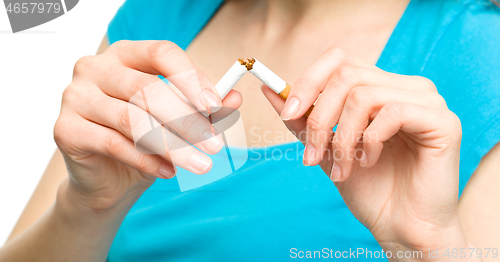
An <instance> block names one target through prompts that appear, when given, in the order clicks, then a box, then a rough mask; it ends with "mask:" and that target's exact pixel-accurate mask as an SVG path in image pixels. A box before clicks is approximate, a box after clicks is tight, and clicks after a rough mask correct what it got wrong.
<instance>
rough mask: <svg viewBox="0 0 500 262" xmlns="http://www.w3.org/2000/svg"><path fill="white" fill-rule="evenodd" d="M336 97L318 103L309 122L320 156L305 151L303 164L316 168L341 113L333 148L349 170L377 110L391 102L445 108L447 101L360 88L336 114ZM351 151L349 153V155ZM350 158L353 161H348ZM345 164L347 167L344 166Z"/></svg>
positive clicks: (428, 95)
mask: <svg viewBox="0 0 500 262" xmlns="http://www.w3.org/2000/svg"><path fill="white" fill-rule="evenodd" d="M332 95H333V94H326V93H324V94H323V95H322V96H321V97H320V98H319V99H318V101H317V102H316V106H315V108H314V110H313V112H312V113H311V115H310V116H309V117H308V119H307V125H308V128H309V129H308V131H309V132H308V143H309V144H311V145H310V147H309V148H310V149H311V148H312V149H315V150H317V151H319V154H312V153H309V152H307V150H306V152H304V162H305V163H308V164H309V165H317V164H319V162H320V161H321V156H323V153H324V151H325V150H327V147H328V146H329V144H330V141H331V138H332V135H333V132H332V129H333V127H334V126H335V125H336V124H337V116H336V114H341V116H340V120H339V122H338V127H337V132H336V137H335V138H334V140H335V141H334V142H335V143H334V145H333V149H334V150H336V151H337V153H339V154H341V155H343V156H344V159H343V160H339V161H337V163H338V164H339V165H340V166H341V167H342V168H346V169H349V167H348V166H350V165H351V164H352V159H354V156H355V154H354V155H353V153H355V147H356V144H357V143H358V142H359V140H360V139H361V136H362V133H363V130H364V129H365V128H366V126H367V125H368V121H369V120H371V119H373V118H374V117H375V115H376V114H377V113H378V111H379V110H380V109H381V108H382V107H383V106H384V105H385V104H386V103H389V102H393V101H398V102H403V103H413V104H419V105H423V106H428V107H438V108H446V103H445V102H444V99H443V98H442V97H441V96H440V95H439V94H438V93H435V92H423V91H410V90H407V89H400V88H393V87H371V86H358V87H355V88H353V89H352V90H351V92H350V93H349V94H348V96H347V99H346V101H345V103H344V106H343V108H342V109H341V113H333V114H332V112H335V111H336V110H338V109H337V105H335V104H332V103H331V100H332V99H333V98H332V97H331V96H332ZM349 152H350V153H349ZM348 159H351V160H348ZM344 165H346V166H345V167H344Z"/></svg>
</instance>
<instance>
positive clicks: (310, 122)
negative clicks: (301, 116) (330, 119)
mask: <svg viewBox="0 0 500 262" xmlns="http://www.w3.org/2000/svg"><path fill="white" fill-rule="evenodd" d="M306 125H307V127H308V129H309V130H311V131H313V132H319V131H322V130H324V128H325V121H321V118H320V117H319V115H318V113H315V112H314V110H313V111H312V113H311V115H309V117H308V118H307V121H306Z"/></svg>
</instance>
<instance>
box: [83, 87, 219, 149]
mask: <svg viewBox="0 0 500 262" xmlns="http://www.w3.org/2000/svg"><path fill="white" fill-rule="evenodd" d="M159 83H160V84H161V85H155V84H154V85H150V87H148V88H145V89H144V90H143V92H141V93H139V94H137V95H136V96H134V97H133V98H132V99H131V101H132V102H135V103H132V102H129V103H126V102H124V101H122V100H118V99H115V98H112V97H109V96H106V95H105V94H103V93H102V92H100V91H99V90H98V89H97V88H94V89H90V88H89V89H88V90H96V91H94V92H92V91H91V92H89V93H85V94H83V95H84V96H89V97H88V98H87V99H86V101H89V102H88V103H86V104H84V105H81V106H80V107H79V108H77V109H76V110H77V112H79V113H80V114H81V115H82V116H84V117H85V118H86V119H89V120H91V121H93V122H96V123H99V124H101V125H104V126H107V127H110V128H113V129H115V130H117V131H119V132H120V133H122V134H124V135H125V136H126V137H128V138H129V139H131V140H134V141H135V142H136V143H137V142H138V140H139V139H141V138H142V137H143V136H144V135H146V134H147V133H148V132H150V131H152V130H153V129H154V128H155V127H161V126H162V125H164V126H165V127H168V128H170V129H171V130H172V131H173V132H175V133H176V134H178V135H179V136H180V137H182V138H183V139H185V140H187V141H188V142H190V143H191V144H193V145H195V146H196V147H198V148H199V149H200V150H202V151H203V152H205V153H209V154H215V153H217V152H219V151H220V149H221V148H222V147H223V145H224V144H223V141H222V138H221V137H220V135H219V134H218V132H217V131H216V130H215V129H213V127H212V125H211V124H210V122H209V121H208V120H207V119H206V118H205V117H203V116H202V115H201V114H200V113H199V112H197V111H196V110H194V109H193V108H192V107H190V106H188V105H187V104H186V103H185V102H184V101H182V100H181V99H180V98H179V97H177V96H176V95H175V94H174V93H173V92H171V90H170V89H169V88H168V87H164V86H163V85H165V84H164V83H163V82H162V81H159ZM157 89H161V90H157ZM144 97H147V99H144ZM164 105H170V108H172V109H170V110H162V108H163V107H164ZM148 112H149V113H148ZM150 113H151V114H150ZM152 114H153V115H152ZM152 116H154V117H152ZM158 120H159V121H158ZM167 132H168V131H167ZM151 143H152V144H151V145H143V146H146V147H147V148H148V149H150V150H152V152H156V151H157V149H155V147H158V146H163V144H158V143H154V142H153V141H151ZM158 150H159V149H158Z"/></svg>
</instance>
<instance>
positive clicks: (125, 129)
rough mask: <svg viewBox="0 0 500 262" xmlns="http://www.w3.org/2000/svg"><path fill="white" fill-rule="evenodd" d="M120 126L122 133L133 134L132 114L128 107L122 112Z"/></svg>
mask: <svg viewBox="0 0 500 262" xmlns="http://www.w3.org/2000/svg"><path fill="white" fill-rule="evenodd" d="M118 126H119V128H120V130H121V132H122V133H126V134H128V133H130V132H131V130H132V127H131V126H130V114H129V110H128V107H125V108H124V109H122V110H121V112H120V116H119V120H118Z"/></svg>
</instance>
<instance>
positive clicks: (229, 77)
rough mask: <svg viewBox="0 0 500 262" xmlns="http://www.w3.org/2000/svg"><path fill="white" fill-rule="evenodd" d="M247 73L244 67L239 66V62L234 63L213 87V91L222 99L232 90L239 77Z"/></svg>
mask: <svg viewBox="0 0 500 262" xmlns="http://www.w3.org/2000/svg"><path fill="white" fill-rule="evenodd" d="M246 72H247V69H246V68H245V66H243V65H241V64H240V62H238V61H236V62H235V63H234V64H233V66H231V68H229V70H228V71H227V72H226V74H225V75H224V76H223V77H222V78H221V80H219V82H218V83H217V84H216V85H215V89H217V92H219V96H220V98H221V99H224V98H225V97H226V96H227V94H228V93H229V91H231V89H233V87H234V86H235V85H236V83H237V82H238V81H240V79H241V77H243V75H244V74H245V73H246Z"/></svg>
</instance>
